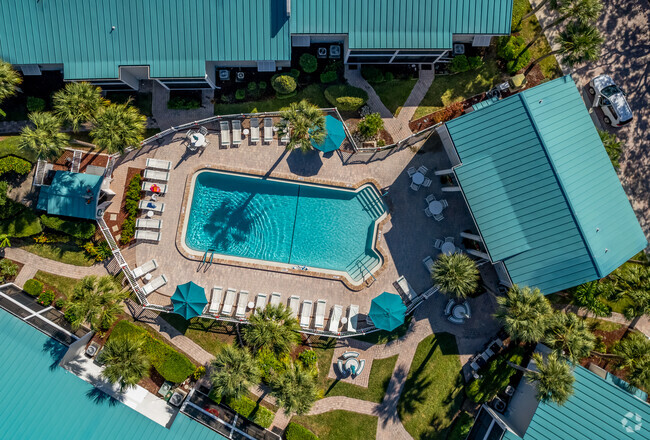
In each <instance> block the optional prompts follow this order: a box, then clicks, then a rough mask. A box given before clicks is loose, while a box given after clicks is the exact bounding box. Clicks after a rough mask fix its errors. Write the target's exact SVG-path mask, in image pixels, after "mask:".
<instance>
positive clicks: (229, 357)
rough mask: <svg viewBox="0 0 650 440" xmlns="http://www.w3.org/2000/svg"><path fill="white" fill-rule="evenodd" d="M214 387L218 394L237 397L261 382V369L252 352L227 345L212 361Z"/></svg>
mask: <svg viewBox="0 0 650 440" xmlns="http://www.w3.org/2000/svg"><path fill="white" fill-rule="evenodd" d="M212 368H213V371H212V375H211V380H212V387H213V389H214V391H215V392H216V393H217V395H220V396H224V397H231V398H233V399H236V398H238V397H240V396H241V395H242V394H244V393H245V392H246V391H247V390H248V388H249V387H251V386H252V385H254V384H256V383H257V382H259V370H258V368H257V364H256V363H255V361H254V359H253V357H252V356H251V354H250V353H249V352H248V351H246V350H244V349H241V348H236V347H234V346H232V345H226V346H225V347H224V349H223V350H221V351H220V352H219V354H217V356H216V358H215V359H214V360H213V361H212Z"/></svg>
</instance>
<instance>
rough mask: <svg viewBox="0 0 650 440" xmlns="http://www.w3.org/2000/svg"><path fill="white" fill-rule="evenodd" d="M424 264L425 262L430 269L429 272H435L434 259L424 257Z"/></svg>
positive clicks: (425, 265)
mask: <svg viewBox="0 0 650 440" xmlns="http://www.w3.org/2000/svg"><path fill="white" fill-rule="evenodd" d="M422 264H424V267H425V268H426V269H427V270H428V271H429V273H432V272H433V259H432V258H431V257H429V256H426V257H424V259H423V260H422Z"/></svg>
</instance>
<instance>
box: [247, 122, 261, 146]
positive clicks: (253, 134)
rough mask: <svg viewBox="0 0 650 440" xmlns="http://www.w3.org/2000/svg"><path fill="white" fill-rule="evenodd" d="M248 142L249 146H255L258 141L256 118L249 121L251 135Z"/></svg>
mask: <svg viewBox="0 0 650 440" xmlns="http://www.w3.org/2000/svg"><path fill="white" fill-rule="evenodd" d="M248 140H249V142H250V143H251V144H257V143H258V142H259V141H260V120H259V119H257V118H252V119H251V135H250V138H249V139H248Z"/></svg>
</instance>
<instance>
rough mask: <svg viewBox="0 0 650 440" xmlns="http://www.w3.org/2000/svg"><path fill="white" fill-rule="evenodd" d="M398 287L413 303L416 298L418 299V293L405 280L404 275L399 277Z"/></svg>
mask: <svg viewBox="0 0 650 440" xmlns="http://www.w3.org/2000/svg"><path fill="white" fill-rule="evenodd" d="M397 286H398V287H399V288H400V290H401V291H402V293H404V295H405V296H406V297H407V298H408V299H409V300H411V301H413V300H414V299H415V298H417V297H418V293H417V292H416V291H415V290H414V289H413V287H411V285H410V284H409V282H408V281H406V278H404V275H402V276H401V277H399V278H398V279H397Z"/></svg>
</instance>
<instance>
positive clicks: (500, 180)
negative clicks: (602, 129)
mask: <svg viewBox="0 0 650 440" xmlns="http://www.w3.org/2000/svg"><path fill="white" fill-rule="evenodd" d="M439 133H440V135H441V138H442V140H443V144H444V145H445V149H446V151H447V153H448V155H449V157H450V158H451V161H452V164H453V165H454V166H453V173H454V175H455V178H456V180H457V182H458V187H457V189H458V190H460V191H462V193H463V195H464V197H465V200H466V202H467V205H468V207H469V210H470V212H471V214H472V217H473V219H474V223H475V225H476V228H477V230H478V232H479V236H480V239H481V241H482V244H483V246H484V248H485V257H486V258H487V259H489V260H490V261H491V262H492V263H494V265H495V268H496V269H497V273H498V274H499V278H500V280H501V282H502V283H503V284H504V285H506V286H509V285H511V284H519V285H524V286H530V287H538V288H540V289H541V290H542V292H544V293H545V294H549V293H553V292H557V291H559V290H562V289H565V288H569V287H572V286H576V285H579V284H582V283H585V282H587V281H593V280H597V279H600V278H603V277H605V276H607V275H608V274H609V273H610V272H612V271H613V270H614V269H616V268H617V267H619V266H620V265H621V264H623V263H624V262H625V261H627V260H628V259H630V258H631V257H632V256H634V255H635V254H637V253H638V252H640V251H642V250H643V249H644V248H645V247H646V246H647V241H646V238H645V236H644V234H643V231H642V230H641V227H640V226H639V223H638V220H637V218H636V215H635V213H634V211H633V209H632V207H631V205H630V202H629V201H628V198H627V196H626V194H625V191H624V190H623V187H622V186H621V183H620V181H619V179H618V176H617V175H616V172H615V170H614V168H613V166H612V164H611V162H610V160H609V157H608V156H607V153H606V151H605V149H604V147H603V144H602V142H601V140H600V137H599V136H598V132H597V131H596V128H595V126H594V124H593V122H592V119H591V117H590V115H589V112H588V110H587V108H586V106H585V104H584V102H583V100H582V98H581V96H580V92H579V91H578V89H577V88H576V86H575V84H574V82H573V79H572V78H571V76H565V77H563V78H558V79H555V80H553V81H549V82H547V83H544V84H541V85H539V86H536V87H533V88H531V89H527V90H524V91H523V92H521V93H518V94H515V95H513V96H510V97H507V98H505V99H502V100H500V101H498V102H494V103H492V104H491V105H489V106H485V107H483V108H477V109H475V110H474V111H472V112H470V113H468V114H465V115H463V116H461V117H458V118H456V119H454V120H452V121H450V122H447V123H446V125H445V126H443V127H442V128H440V129H439Z"/></svg>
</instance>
